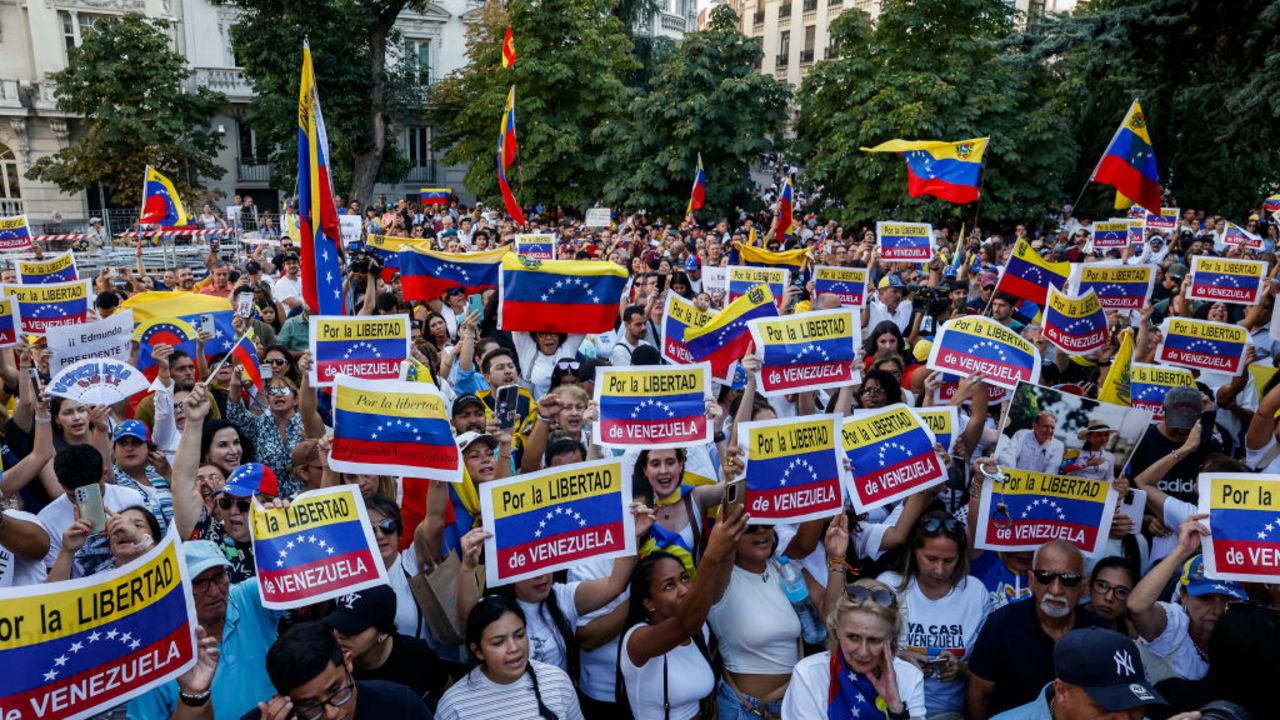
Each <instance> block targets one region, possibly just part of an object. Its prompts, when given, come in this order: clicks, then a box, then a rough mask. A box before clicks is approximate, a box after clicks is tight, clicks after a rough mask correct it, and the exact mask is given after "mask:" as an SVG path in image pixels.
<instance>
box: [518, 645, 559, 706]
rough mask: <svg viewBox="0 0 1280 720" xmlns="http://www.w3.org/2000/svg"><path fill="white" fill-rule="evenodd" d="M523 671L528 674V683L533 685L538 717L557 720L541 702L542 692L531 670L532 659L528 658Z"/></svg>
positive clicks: (536, 674)
mask: <svg viewBox="0 0 1280 720" xmlns="http://www.w3.org/2000/svg"><path fill="white" fill-rule="evenodd" d="M524 671H525V672H527V673H529V681H530V682H532V683H533V699H534V700H536V701H537V702H538V716H539V717H541V718H543V720H559V718H557V717H556V714H555V713H553V712H551V708H549V707H547V704H546V703H544V702H542V691H541V690H539V689H538V673H537V672H536V671H535V670H534V669H533V658H529V662H527V663H525V666H524Z"/></svg>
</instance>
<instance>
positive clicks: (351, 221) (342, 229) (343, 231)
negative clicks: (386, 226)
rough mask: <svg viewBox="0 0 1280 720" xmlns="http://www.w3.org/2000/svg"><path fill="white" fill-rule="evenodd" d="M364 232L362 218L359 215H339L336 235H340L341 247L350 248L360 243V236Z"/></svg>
mask: <svg viewBox="0 0 1280 720" xmlns="http://www.w3.org/2000/svg"><path fill="white" fill-rule="evenodd" d="M363 234H364V218H362V217H360V216H359V215H352V214H349V213H348V214H346V215H339V216H338V235H339V236H341V237H342V247H344V248H350V247H354V246H356V245H359V244H360V236H361V235H363Z"/></svg>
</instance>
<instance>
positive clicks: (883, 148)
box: [859, 137, 991, 204]
mask: <svg viewBox="0 0 1280 720" xmlns="http://www.w3.org/2000/svg"><path fill="white" fill-rule="evenodd" d="M990 139H991V138H989V137H981V138H972V139H969V140H959V141H956V142H947V141H945V140H890V141H888V142H883V143H880V144H879V145H877V146H875V147H871V148H866V147H864V148H859V149H860V150H862V151H863V152H896V153H899V154H901V155H902V158H903V159H904V160H906V161H907V192H908V193H909V194H910V195H911V197H920V196H921V195H932V196H934V197H936V198H941V199H942V200H946V201H947V202H953V203H960V204H964V203H970V202H973V201H974V200H977V199H978V194H979V190H978V188H979V185H980V184H981V183H980V181H981V178H982V161H983V157H984V156H985V155H986V152H987V141H988V140H990Z"/></svg>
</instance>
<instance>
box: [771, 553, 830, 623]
mask: <svg viewBox="0 0 1280 720" xmlns="http://www.w3.org/2000/svg"><path fill="white" fill-rule="evenodd" d="M778 575H779V579H780V580H781V581H782V592H784V593H786V596H787V600H790V601H791V609H792V610H795V611H796V615H799V616H800V631H801V634H802V635H803V636H804V641H805V643H806V644H808V645H820V644H822V641H823V640H826V639H827V626H826V625H824V624H823V622H822V618H819V617H818V610H817V608H815V607H814V606H813V602H812V601H811V600H809V586H808V585H806V584H805V582H804V576H803V575H801V574H800V568H798V567H796V566H795V565H792V564H791V561H790V560H789V559H788V558H787V557H786V556H785V555H783V556H781V557H779V558H778Z"/></svg>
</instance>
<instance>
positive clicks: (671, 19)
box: [662, 13, 686, 33]
mask: <svg viewBox="0 0 1280 720" xmlns="http://www.w3.org/2000/svg"><path fill="white" fill-rule="evenodd" d="M685 23H686V21H685V18H684V16H683V15H673V14H671V13H662V29H663V30H670V31H671V32H678V33H682V32H684V31H685V28H686V24H685Z"/></svg>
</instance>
